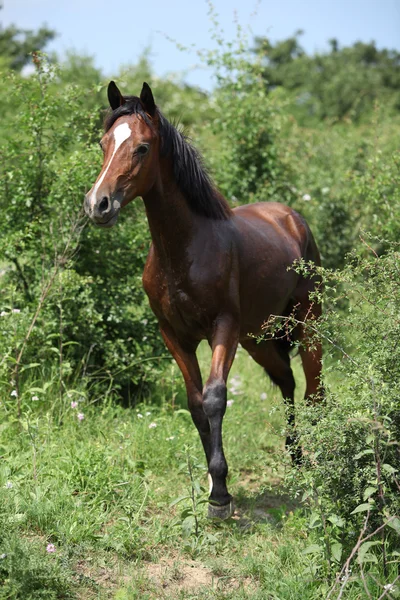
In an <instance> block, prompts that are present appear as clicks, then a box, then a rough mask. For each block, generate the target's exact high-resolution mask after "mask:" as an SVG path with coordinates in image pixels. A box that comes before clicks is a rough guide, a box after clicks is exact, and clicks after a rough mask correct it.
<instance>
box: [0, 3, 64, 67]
mask: <svg viewBox="0 0 400 600" xmlns="http://www.w3.org/2000/svg"><path fill="white" fill-rule="evenodd" d="M1 9H2V6H1V5H0V10H1ZM55 36H56V32H55V31H54V30H53V29H49V28H48V27H41V28H40V29H38V30H37V31H32V30H30V29H20V28H19V27H16V26H15V25H9V26H8V27H2V26H1V25H0V56H1V57H2V58H3V59H6V61H7V64H8V65H9V67H10V68H11V69H14V70H15V71H21V70H22V68H23V67H24V66H25V65H27V64H28V63H29V62H30V61H31V54H32V52H37V51H40V50H43V49H44V47H45V46H46V45H47V44H48V43H49V42H50V41H51V40H52V39H54V37H55Z"/></svg>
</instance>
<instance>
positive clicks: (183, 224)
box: [143, 169, 199, 269]
mask: <svg viewBox="0 0 400 600" xmlns="http://www.w3.org/2000/svg"><path fill="white" fill-rule="evenodd" d="M163 171H164V172H163ZM143 200H144V204H145V209H146V214H147V220H148V223H149V227H150V233H151V237H152V241H153V246H154V250H155V252H156V254H157V256H158V258H159V260H161V261H162V262H163V263H165V264H166V265H167V266H169V267H170V268H173V267H174V266H175V265H176V266H177V267H178V268H180V269H182V266H183V265H184V262H185V261H186V248H187V247H188V246H189V244H190V242H191V240H192V239H193V236H194V233H195V231H196V229H197V227H198V225H199V223H197V221H199V218H198V216H197V215H196V214H194V213H193V212H192V211H191V210H190V208H189V206H188V203H187V202H186V200H185V198H184V197H183V195H182V193H181V192H180V190H179V189H178V186H177V184H176V182H175V180H174V179H173V177H172V175H171V174H170V169H163V170H162V169H160V174H159V176H158V177H157V178H156V182H155V184H154V186H153V187H152V189H151V190H150V191H149V192H148V193H147V194H146V195H145V196H144V197H143Z"/></svg>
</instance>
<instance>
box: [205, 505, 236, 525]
mask: <svg viewBox="0 0 400 600" xmlns="http://www.w3.org/2000/svg"><path fill="white" fill-rule="evenodd" d="M234 510H235V507H234V505H233V500H231V501H230V502H229V504H225V505H224V506H219V505H218V504H209V505H208V515H207V516H208V518H209V519H214V520H215V519H218V520H219V521H226V519H229V517H231V516H232V515H233V512H234Z"/></svg>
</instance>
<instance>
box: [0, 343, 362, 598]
mask: <svg viewBox="0 0 400 600" xmlns="http://www.w3.org/2000/svg"><path fill="white" fill-rule="evenodd" d="M201 363H202V365H203V366H205V365H207V364H208V363H209V357H208V351H207V348H206V347H204V346H203V347H202V348H201ZM294 368H295V374H296V378H297V381H298V382H299V385H298V390H297V394H298V395H299V396H301V394H302V392H303V390H304V381H303V380H302V373H301V369H300V364H299V362H298V359H295V360H294ZM170 369H171V371H169V372H168V373H167V377H166V383H163V382H160V386H159V389H158V390H157V396H156V397H154V398H153V399H152V402H151V403H150V402H149V403H146V404H141V405H139V406H137V407H135V408H123V407H121V406H116V405H115V404H111V403H105V404H102V405H101V404H98V405H91V404H90V403H89V402H88V401H87V400H86V399H85V398H84V397H83V396H82V397H80V396H79V393H77V392H74V393H73V395H72V396H71V397H68V396H66V401H65V402H66V404H65V410H64V412H62V418H61V420H60V419H55V417H54V412H53V411H52V409H51V406H50V404H49V395H51V393H52V389H53V388H52V386H49V387H48V388H47V390H46V392H43V394H44V393H46V398H47V399H46V400H44V399H43V398H42V397H40V394H38V396H37V397H38V398H39V399H38V400H30V399H28V400H27V401H26V402H25V404H24V405H23V406H24V407H25V410H24V418H23V420H22V424H21V423H19V422H18V421H16V420H14V421H13V420H12V419H11V418H10V415H8V417H7V413H5V414H6V416H5V417H3V421H2V422H0V423H1V424H0V432H1V443H0V454H1V461H0V584H2V587H0V599H1V600H5V599H7V600H8V599H24V600H30V599H32V600H39V599H42V598H43V599H44V598H46V599H59V598H74V599H85V600H91V599H93V600H94V599H99V600H100V599H110V598H111V599H115V600H125V599H126V600H128V599H129V600H131V599H135V598H140V599H149V600H150V599H152V600H153V599H154V600H158V599H160V598H162V599H164V598H165V599H169V598H171V599H172V598H180V599H187V600H189V599H191V600H192V599H197V598H198V599H200V598H201V599H202V600H203V599H208V598H210V599H211V598H213V599H229V598H232V599H233V598H234V599H235V600H236V599H252V600H258V599H260V600H261V599H263V600H264V599H270V598H271V599H279V600H292V599H293V600H294V599H296V600H297V599H298V598H302V599H305V600H307V599H310V600H311V599H320V598H323V597H324V595H325V593H326V588H325V584H324V582H323V581H319V580H318V578H317V577H316V576H315V573H314V571H313V568H312V564H311V559H310V558H309V557H308V556H307V555H306V554H303V553H302V551H303V550H304V548H305V547H306V546H307V545H308V544H309V541H307V534H306V533H305V531H306V528H305V521H304V518H303V517H302V513H301V510H299V509H298V508H297V507H296V503H295V501H294V500H293V498H289V497H288V496H287V495H285V493H284V490H283V486H282V480H283V475H284V471H285V469H287V468H290V465H289V459H288V457H287V455H286V453H285V451H284V447H283V435H282V433H283V428H284V411H283V403H282V400H281V398H280V394H279V391H278V390H277V389H276V388H274V387H273V386H272V385H271V384H270V382H269V381H268V379H267V378H266V377H265V376H264V375H263V373H262V370H261V369H260V368H259V367H258V366H257V365H256V364H255V363H254V362H253V361H252V359H251V358H250V357H249V356H248V355H247V354H246V353H245V352H244V351H243V350H241V349H239V351H238V353H237V358H236V360H235V363H234V366H233V369H232V372H231V376H230V381H229V395H228V398H229V399H231V400H233V403H232V405H231V406H230V407H229V408H228V409H227V413H226V416H225V419H224V444H225V452H226V456H227V459H228V463H229V467H230V481H229V489H230V491H231V493H233V495H234V497H235V501H236V506H237V514H236V515H235V518H234V519H232V520H230V521H229V522H227V523H221V524H215V523H210V522H208V521H207V519H206V505H205V504H204V500H205V498H206V495H207V494H206V492H205V490H204V488H205V487H207V485H206V467H205V462H204V457H203V453H202V449H201V445H200V442H199V439H198V435H197V432H196V430H195V428H194V426H193V424H192V422H191V418H190V415H189V413H188V411H187V410H186V409H185V408H184V395H183V392H182V388H181V385H180V377H179V374H178V372H177V369H176V367H174V366H173V367H170ZM54 389H56V388H54ZM54 393H55V394H56V392H54ZM71 398H72V400H71ZM71 401H76V402H78V406H77V407H76V408H71V406H70V403H71ZM9 402H10V401H9V399H7V400H6V402H3V404H4V405H5V406H6V407H7V406H9ZM29 403H30V404H29ZM41 403H43V406H42V407H41V406H40V405H41ZM46 407H47V409H46ZM78 414H83V415H84V418H83V419H82V420H79V418H78ZM188 465H189V468H190V472H191V476H192V481H191V480H190V477H189V472H188ZM203 486H204V488H203ZM191 494H193V497H194V500H195V502H196V506H194V504H193V502H192V501H191V499H190V498H189V497H188V496H190V495H191ZM181 496H187V497H186V498H185V499H184V500H182V501H181V502H178V503H176V504H174V505H173V506H171V503H173V502H174V501H175V500H176V499H178V498H179V497H181ZM196 528H197V534H196ZM48 544H53V545H54V548H55V551H54V552H48V551H47V550H48ZM50 548H51V547H50ZM360 593H361V592H360ZM362 597H363V596H362V595H357V593H355V594H354V595H353V594H352V595H351V596H349V595H348V596H346V598H362Z"/></svg>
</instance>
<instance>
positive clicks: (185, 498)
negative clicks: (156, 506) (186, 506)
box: [169, 494, 190, 508]
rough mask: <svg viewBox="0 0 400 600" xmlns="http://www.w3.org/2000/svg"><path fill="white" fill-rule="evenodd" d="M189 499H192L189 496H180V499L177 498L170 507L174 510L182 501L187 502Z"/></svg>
mask: <svg viewBox="0 0 400 600" xmlns="http://www.w3.org/2000/svg"><path fill="white" fill-rule="evenodd" d="M188 498H190V496H189V494H185V496H179V498H175V500H172V502H171V504H170V505H169V507H170V508H172V507H173V506H175V505H176V504H179V502H182V500H187V499H188Z"/></svg>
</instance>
